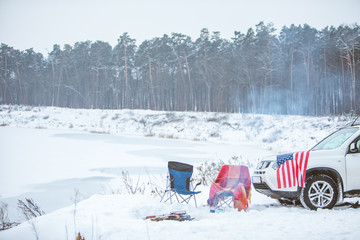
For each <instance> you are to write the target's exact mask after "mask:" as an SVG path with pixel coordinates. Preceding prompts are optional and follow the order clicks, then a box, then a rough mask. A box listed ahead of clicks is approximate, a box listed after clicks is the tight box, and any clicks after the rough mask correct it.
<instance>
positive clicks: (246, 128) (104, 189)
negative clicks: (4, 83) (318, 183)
mask: <svg viewBox="0 0 360 240" xmlns="http://www.w3.org/2000/svg"><path fill="white" fill-rule="evenodd" d="M348 122H349V118H347V117H300V116H269V115H254V114H225V113H195V112H187V113H181V112H157V111H145V110H78V109H77V110H75V109H65V108H53V107H27V106H7V105H1V106H0V125H1V126H2V127H0V165H1V168H0V202H3V203H7V204H8V205H9V209H8V210H9V217H10V219H11V220H13V221H19V222H23V223H22V224H20V225H19V226H17V227H14V228H12V229H9V230H6V231H2V232H0V239H1V240H3V239H4V240H5V239H20V240H21V239H24V240H25V239H62V240H68V239H75V234H76V233H77V232H81V234H82V235H83V236H84V237H85V239H87V240H88V239H94V240H97V239H114V240H115V239H165V238H171V239H199V240H201V239H227V238H231V239H234V238H235V239H358V236H359V235H360V229H359V227H358V226H359V224H360V215H359V211H360V210H359V209H352V208H348V207H336V208H335V209H332V210H318V211H308V210H305V209H303V208H301V207H294V206H289V207H284V206H281V205H279V204H278V203H277V202H276V201H275V200H273V199H270V198H268V197H266V196H263V195H261V194H259V193H257V192H256V191H253V195H252V203H251V206H250V207H249V209H248V210H247V212H244V211H243V212H237V211H235V210H232V209H226V210H225V212H223V213H218V214H214V213H210V212H209V208H208V207H206V206H204V205H205V204H206V200H207V198H208V191H209V186H203V185H201V186H200V188H199V189H200V190H201V191H202V193H200V194H199V195H198V197H197V201H198V205H199V206H198V208H195V207H194V204H193V203H192V204H190V205H184V204H169V203H160V197H159V196H158V194H157V193H156V191H158V190H161V189H162V188H164V187H165V179H166V172H167V162H168V161H180V162H185V163H190V164H192V165H194V167H195V168H196V167H197V166H200V165H201V164H203V163H204V162H218V161H220V160H222V161H224V162H226V161H228V160H229V159H232V158H234V157H236V158H237V159H239V160H240V161H241V162H242V163H243V164H246V165H248V166H249V167H250V170H251V172H252V171H253V169H254V167H255V166H256V163H257V162H258V161H259V160H260V159H261V158H262V157H264V156H266V155H270V154H278V153H284V152H289V151H297V150H305V149H308V148H310V147H312V146H313V145H314V144H315V143H316V142H317V141H319V140H321V139H322V138H323V137H325V136H326V135H328V134H329V133H331V132H332V131H334V130H336V129H337V128H338V127H341V126H344V125H345V124H347V123H348ZM123 173H125V175H124V174H123ZM127 173H128V174H129V175H126V174H127ZM196 174H197V171H196V170H195V172H194V175H196ZM124 177H125V178H124ZM124 179H125V180H126V181H127V182H128V183H129V182H130V183H131V184H130V185H132V186H136V185H137V183H139V184H138V186H139V187H138V189H139V191H137V193H136V194H130V193H129V189H128V188H127V187H126V184H125V180H124ZM154 192H155V193H154ZM25 198H32V199H33V200H34V202H36V203H37V204H38V205H39V206H40V208H41V209H42V210H43V211H45V212H46V214H45V215H43V216H41V217H38V218H35V219H33V220H32V221H24V219H23V217H22V215H21V213H20V212H19V211H18V210H17V201H18V199H21V200H24V199H25ZM347 200H348V199H347ZM355 200H358V199H355ZM355 200H354V199H349V200H348V201H355ZM174 210H185V211H186V212H187V214H190V215H191V217H193V218H194V220H193V221H187V222H173V221H164V222H152V221H150V220H144V218H145V217H146V216H148V215H157V214H164V213H169V212H171V211H174Z"/></svg>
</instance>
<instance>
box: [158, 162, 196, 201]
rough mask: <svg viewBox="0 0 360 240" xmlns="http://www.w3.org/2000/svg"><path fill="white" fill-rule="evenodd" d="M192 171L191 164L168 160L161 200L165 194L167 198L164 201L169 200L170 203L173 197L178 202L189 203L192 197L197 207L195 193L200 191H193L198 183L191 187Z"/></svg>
mask: <svg viewBox="0 0 360 240" xmlns="http://www.w3.org/2000/svg"><path fill="white" fill-rule="evenodd" d="M192 173H193V166H192V165H189V164H185V163H180V162H173V161H170V162H168V177H167V184H166V189H165V191H164V195H163V196H162V198H161V201H163V199H164V197H165V196H166V195H167V198H166V200H165V201H164V202H166V201H168V200H170V202H171V203H172V199H173V197H174V198H175V199H176V200H177V202H179V203H182V202H186V203H189V201H190V199H191V198H192V197H194V202H195V206H196V207H197V205H196V197H195V195H196V194H198V193H200V192H201V191H195V189H196V187H197V186H198V185H199V184H200V183H198V184H196V186H195V187H194V188H192V184H191V176H192Z"/></svg>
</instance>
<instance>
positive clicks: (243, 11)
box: [0, 0, 360, 56]
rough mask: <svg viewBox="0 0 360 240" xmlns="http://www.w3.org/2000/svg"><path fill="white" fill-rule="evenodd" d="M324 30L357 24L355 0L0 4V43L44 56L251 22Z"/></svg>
mask: <svg viewBox="0 0 360 240" xmlns="http://www.w3.org/2000/svg"><path fill="white" fill-rule="evenodd" d="M260 21H264V22H265V23H270V22H272V23H274V26H275V28H277V29H278V30H280V29H281V28H282V26H284V25H285V26H290V25H291V24H295V25H299V24H304V23H307V24H309V25H310V26H312V27H315V28H317V29H318V30H321V29H322V28H324V27H326V26H331V25H333V26H336V27H337V26H339V25H341V24H348V25H351V24H354V23H357V24H359V23H360V0H0V42H1V43H5V44H8V45H10V46H12V47H14V48H16V49H19V50H25V49H28V48H34V50H35V51H36V52H41V53H43V54H45V56H47V52H48V51H49V52H50V51H51V50H52V47H53V45H54V44H60V45H61V46H62V47H63V45H64V44H70V45H74V43H75V42H80V41H86V40H91V41H96V40H102V41H106V42H108V43H110V44H111V45H112V46H113V47H114V46H115V45H116V43H117V39H118V38H119V36H120V35H122V34H123V33H124V32H128V33H129V35H130V37H131V38H134V39H136V43H137V45H139V44H141V42H142V41H144V40H150V39H152V38H154V37H161V36H163V35H164V34H169V35H170V34H171V33H172V32H176V33H182V34H185V35H188V36H190V37H191V38H192V39H193V40H196V39H197V38H198V37H199V35H200V30H201V29H202V28H208V29H209V31H210V32H213V31H220V33H221V37H223V38H226V39H230V38H231V37H233V36H234V31H241V32H243V33H246V31H247V30H248V29H249V28H251V27H252V28H254V27H255V25H256V24H257V23H259V22H260Z"/></svg>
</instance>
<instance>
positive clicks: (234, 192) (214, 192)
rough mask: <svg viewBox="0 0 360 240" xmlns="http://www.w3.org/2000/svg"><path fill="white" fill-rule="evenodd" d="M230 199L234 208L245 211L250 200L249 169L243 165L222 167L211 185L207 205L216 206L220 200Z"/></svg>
mask: <svg viewBox="0 0 360 240" xmlns="http://www.w3.org/2000/svg"><path fill="white" fill-rule="evenodd" d="M227 197H232V200H233V203H234V208H237V209H238V210H239V211H240V210H243V209H244V210H246V209H247V208H248V206H249V202H250V200H251V179H250V174H249V169H248V167H246V166H243V165H224V166H222V167H221V170H220V172H219V175H218V176H217V178H216V180H215V182H213V183H212V184H211V188H210V193H209V199H208V204H209V205H210V206H217V205H218V203H219V201H220V200H223V199H225V198H227Z"/></svg>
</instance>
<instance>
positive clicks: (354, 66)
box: [0, 22, 360, 116]
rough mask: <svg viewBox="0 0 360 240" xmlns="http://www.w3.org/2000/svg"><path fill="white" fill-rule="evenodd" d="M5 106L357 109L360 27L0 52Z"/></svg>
mask: <svg viewBox="0 0 360 240" xmlns="http://www.w3.org/2000/svg"><path fill="white" fill-rule="evenodd" d="M0 104H18V105H35V106H58V107H68V108H100V109H105V108H106V109H124V108H126V109H152V110H164V111H207V112H234V113H260V114H293V115H313V116H321V115H339V114H357V115H358V114H360V26H359V25H357V24H354V25H351V26H348V25H341V26H339V27H332V26H331V27H326V28H324V29H322V30H317V29H315V28H313V27H311V26H309V25H307V24H304V25H299V26H295V25H291V26H289V27H286V26H284V27H282V29H281V30H278V29H275V28H274V26H273V24H272V23H269V24H265V23H264V22H260V23H259V24H257V25H256V26H254V28H250V29H249V30H248V31H247V32H246V33H242V32H238V31H235V32H234V36H233V37H232V38H231V39H224V38H222V37H221V33H220V32H210V31H209V30H208V29H206V28H204V29H201V30H200V31H199V37H198V38H197V39H194V40H193V39H191V38H190V37H189V36H186V35H184V34H181V33H172V34H171V35H170V36H169V35H163V36H162V37H156V38H153V39H151V40H145V41H143V42H142V43H141V44H139V45H137V43H136V39H132V38H131V36H130V35H129V34H128V33H123V34H122V35H120V36H119V39H118V42H117V45H116V46H111V45H110V44H109V43H107V42H103V41H95V42H91V41H86V42H77V43H75V44H74V45H73V46H71V45H69V44H65V45H64V46H59V45H57V44H55V45H54V46H53V49H52V50H51V51H50V52H49V53H48V56H43V54H41V53H37V52H35V51H34V50H33V49H32V48H31V49H27V50H24V51H20V50H17V49H14V48H13V47H11V46H8V45H7V44H5V43H2V44H1V48H0Z"/></svg>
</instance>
